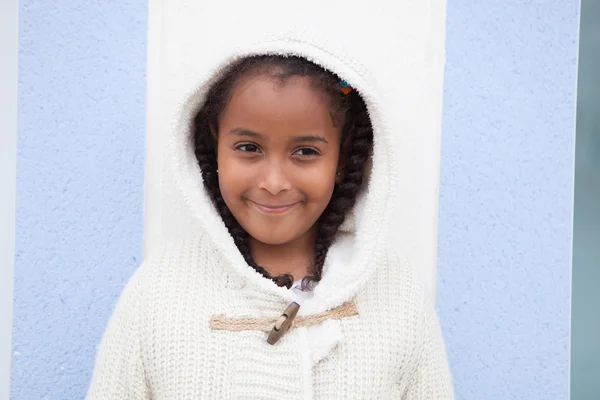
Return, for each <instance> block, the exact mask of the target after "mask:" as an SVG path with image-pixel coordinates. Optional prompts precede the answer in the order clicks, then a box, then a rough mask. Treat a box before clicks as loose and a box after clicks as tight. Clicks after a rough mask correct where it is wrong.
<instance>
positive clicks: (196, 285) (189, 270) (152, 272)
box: [128, 234, 227, 304]
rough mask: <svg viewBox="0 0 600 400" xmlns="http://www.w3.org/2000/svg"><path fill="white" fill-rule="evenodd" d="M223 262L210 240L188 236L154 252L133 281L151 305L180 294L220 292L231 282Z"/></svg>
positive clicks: (148, 255)
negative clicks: (214, 290) (221, 287)
mask: <svg viewBox="0 0 600 400" xmlns="http://www.w3.org/2000/svg"><path fill="white" fill-rule="evenodd" d="M223 263H224V262H223V258H222V257H221V256H219V253H218V252H216V251H215V249H214V246H212V244H211V242H210V240H209V239H208V238H206V237H205V236H204V235H202V234H199V235H196V236H187V237H183V238H177V239H173V240H169V241H167V242H165V243H163V244H162V245H161V246H159V247H157V248H154V249H150V250H149V251H148V253H147V255H146V257H145V258H144V261H143V262H142V264H141V265H140V266H139V267H138V269H137V271H136V272H135V273H134V275H133V277H132V278H131V281H132V282H133V281H135V286H136V287H137V291H138V292H140V294H141V295H143V296H144V297H146V298H147V300H151V301H150V304H151V303H154V302H155V301H156V300H157V299H163V298H164V299H168V298H172V297H173V296H176V295H177V294H180V295H182V294H185V293H186V292H190V293H192V292H194V293H196V294H197V293H198V292H208V291H212V290H213V289H218V288H219V286H222V285H224V284H225V283H226V282H227V278H226V276H224V275H225V273H226V271H227V268H224V265H223ZM129 284H131V282H130V283H129ZM129 284H128V285H129Z"/></svg>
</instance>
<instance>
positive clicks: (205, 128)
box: [194, 55, 373, 288]
mask: <svg viewBox="0 0 600 400" xmlns="http://www.w3.org/2000/svg"><path fill="white" fill-rule="evenodd" d="M260 74H268V75H270V76H273V77H276V78H278V79H279V80H280V82H282V83H285V81H286V80H287V79H289V78H291V77H294V76H301V77H309V78H310V79H311V82H312V84H313V86H314V87H315V88H318V89H320V90H321V92H322V93H323V95H324V96H326V99H327V100H328V101H329V104H330V114H331V116H332V118H333V121H334V123H335V124H338V123H339V124H343V129H342V140H341V151H340V160H343V163H342V164H343V168H342V169H341V170H340V174H341V179H340V182H339V183H336V185H335V187H334V189H333V195H332V197H331V200H330V202H329V204H328V205H327V207H326V208H325V210H324V211H323V213H322V214H321V216H320V217H319V219H318V221H317V224H318V233H317V239H316V243H315V246H316V248H315V260H314V263H313V265H312V267H311V269H310V273H309V275H308V276H307V277H305V278H304V280H303V288H306V287H307V286H308V285H310V284H311V283H313V282H318V281H320V280H321V277H322V271H323V264H324V262H325V257H326V255H327V251H328V249H329V246H330V245H331V243H332V242H333V240H334V238H335V235H336V233H337V231H338V228H339V227H340V225H341V224H342V223H343V222H344V219H345V217H346V213H347V212H348V211H349V210H351V209H352V207H353V206H354V203H355V201H356V195H357V193H358V191H359V189H360V187H361V185H362V182H363V174H364V166H365V162H366V161H367V159H368V157H369V155H370V151H371V147H372V143H373V128H372V126H371V121H370V119H369V116H368V113H367V107H366V105H365V103H364V101H363V100H362V98H361V97H360V95H359V94H358V93H357V92H356V90H352V91H351V92H350V93H349V94H347V95H344V94H343V93H342V92H341V90H340V89H341V81H340V78H339V77H338V76H337V75H335V74H333V73H332V72H329V71H327V70H325V69H324V68H322V67H320V66H318V65H316V64H314V63H312V62H310V61H308V60H306V59H305V58H302V57H297V56H277V55H261V56H251V57H247V58H244V59H242V60H241V61H238V62H236V63H235V64H234V65H232V66H230V67H229V68H228V69H227V70H226V71H225V73H224V74H223V76H222V77H221V78H220V79H219V80H218V81H217V82H216V83H215V84H214V85H213V86H212V87H211V88H210V90H209V91H208V94H207V96H206V100H205V102H204V105H203V107H202V108H201V109H200V111H199V112H198V113H197V115H196V117H195V119H194V124H195V127H194V129H195V132H194V135H195V136H194V143H195V152H196V158H197V159H198V163H199V165H200V168H201V170H202V177H203V180H204V187H205V188H206V190H207V192H208V193H209V195H210V197H211V199H212V201H213V203H214V205H215V207H216V209H217V211H218V212H219V214H220V215H221V218H222V219H223V222H224V223H225V226H226V227H227V229H228V230H229V233H230V234H231V236H232V237H233V240H234V242H235V244H236V246H237V247H238V249H239V251H240V252H241V254H242V256H243V257H244V259H245V260H246V262H247V263H248V265H250V266H251V267H252V268H254V269H255V270H256V271H258V272H259V273H260V274H262V275H263V276H264V277H266V278H268V279H272V280H273V281H274V282H275V283H276V284H277V285H279V286H285V287H288V288H290V287H291V286H292V284H293V277H292V276H291V275H290V274H285V275H279V276H275V277H272V276H270V275H269V273H268V272H267V271H266V270H265V269H264V268H263V267H261V266H260V265H258V264H256V262H254V260H253V259H252V254H251V251H250V245H249V242H248V233H247V232H246V231H245V230H244V229H243V228H242V227H241V225H240V224H239V223H238V222H237V220H236V219H235V218H234V216H233V214H232V213H231V211H230V210H229V208H228V207H227V205H226V204H225V201H224V200H223V196H222V195H221V191H220V189H219V180H218V175H217V158H216V141H215V138H214V137H213V135H212V133H211V130H210V129H211V126H212V127H213V128H214V129H215V130H218V120H219V117H220V115H221V112H222V111H223V109H224V108H225V105H226V103H227V101H228V100H229V97H230V94H231V91H232V89H233V88H234V87H235V85H236V84H237V83H238V82H239V81H240V79H241V78H243V77H247V76H249V75H260Z"/></svg>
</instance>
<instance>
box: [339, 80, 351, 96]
mask: <svg viewBox="0 0 600 400" xmlns="http://www.w3.org/2000/svg"><path fill="white" fill-rule="evenodd" d="M340 86H341V88H340V91H341V92H342V93H344V94H345V95H347V94H348V93H350V92H351V91H352V90H353V88H352V86H350V84H349V83H348V82H346V81H344V80H342V81H340Z"/></svg>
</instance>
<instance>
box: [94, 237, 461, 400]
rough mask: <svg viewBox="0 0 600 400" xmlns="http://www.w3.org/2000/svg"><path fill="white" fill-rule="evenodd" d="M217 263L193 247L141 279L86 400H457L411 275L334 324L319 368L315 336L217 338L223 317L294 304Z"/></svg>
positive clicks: (396, 272)
mask: <svg viewBox="0 0 600 400" xmlns="http://www.w3.org/2000/svg"><path fill="white" fill-rule="evenodd" d="M344 247H345V244H344V243H338V244H337V245H336V248H334V249H332V254H336V255H337V254H340V253H343V252H344V251H345V249H344ZM214 255H215V253H214V247H213V246H212V245H211V244H210V241H209V240H205V239H203V238H192V239H188V240H184V241H181V242H179V243H177V244H173V245H170V246H168V247H166V248H165V249H164V250H163V251H160V252H159V254H156V255H154V256H153V257H151V258H149V259H148V260H147V261H146V262H145V263H144V265H142V266H141V267H140V268H139V269H138V271H137V272H136V273H135V275H134V276H133V278H132V279H131V281H130V282H129V283H128V285H127V286H126V288H125V290H124V292H123V295H122V297H121V299H120V301H119V303H118V305H117V307H116V310H115V312H114V314H113V316H112V319H111V321H110V323H109V325H108V328H107V331H106V334H105V336H104V339H103V341H102V343H101V345H100V348H99V351H98V358H97V364H96V368H95V371H94V377H93V380H92V384H91V387H90V391H89V394H88V399H90V400H95V399H182V400H185V399H190V400H191V399H282V398H284V399H327V400H330V399H388V398H398V399H401V398H402V399H411V400H413V399H414V400H417V399H418V400H424V399H432V400H433V399H435V400H440V399H451V398H453V397H452V386H451V380H450V373H449V370H448V365H447V361H446V356H445V350H444V345H443V341H442V338H441V334H440V329H439V326H438V322H437V318H436V316H435V313H434V310H433V308H432V307H431V305H430V304H428V302H427V300H426V297H425V296H424V295H423V291H422V290H421V287H420V284H419V283H418V280H416V279H415V278H414V277H413V274H412V272H411V269H410V268H407V267H402V266H401V265H398V264H397V263H394V262H390V261H386V262H384V263H382V264H381V265H380V268H379V269H378V270H377V273H376V274H374V275H373V276H372V277H371V279H370V280H369V281H368V282H367V283H366V284H365V285H364V286H363V287H362V289H361V290H360V291H359V292H358V293H357V294H356V296H355V297H354V301H355V303H356V306H357V308H358V311H359V314H360V315H359V316H358V317H352V318H345V319H341V320H336V321H333V320H330V321H329V322H330V323H336V324H339V328H340V329H341V333H342V336H343V339H342V340H341V341H340V342H339V343H337V345H336V346H335V347H334V348H333V349H331V350H330V352H329V353H328V354H327V355H326V356H325V357H323V358H322V359H321V360H320V361H319V362H317V363H314V362H313V360H311V359H310V358H309V357H308V354H310V347H311V345H313V344H312V343H310V342H309V340H308V338H309V337H310V331H311V329H313V328H316V327H312V326H311V327H297V328H295V329H293V330H291V331H289V332H288V333H287V334H286V335H284V336H283V337H282V338H281V340H280V341H279V342H278V343H277V344H276V345H274V346H271V345H269V344H267V342H266V337H267V334H266V333H265V332H259V331H241V332H234V331H224V330H212V329H211V328H210V323H209V321H210V319H211V317H212V316H214V315H219V314H225V315H226V316H228V317H231V318H244V317H264V318H266V317H269V318H273V319H276V318H277V317H278V316H279V315H280V314H281V312H282V311H283V310H284V309H285V308H286V306H287V303H286V302H285V301H282V299H279V298H277V297H275V296H270V295H265V293H264V292H262V291H261V290H260V289H259V288H257V287H256V286H254V285H252V284H244V283H243V282H241V281H240V280H238V279H236V277H235V276H232V275H231V273H232V269H231V268H230V267H229V266H227V265H223V261H224V260H223V258H221V257H215V256H214ZM273 285H274V284H273Z"/></svg>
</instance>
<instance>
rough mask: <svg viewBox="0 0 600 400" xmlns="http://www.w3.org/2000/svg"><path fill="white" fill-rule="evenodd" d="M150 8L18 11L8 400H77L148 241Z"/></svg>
mask: <svg viewBox="0 0 600 400" xmlns="http://www.w3.org/2000/svg"><path fill="white" fill-rule="evenodd" d="M146 20H147V5H146V2H145V1H141V0H123V1H119V2H104V1H85V2H83V1H66V0H63V1H59V0H38V1H33V0H22V1H21V2H20V21H19V28H20V43H19V46H20V47H19V51H20V53H19V75H20V77H19V115H18V123H19V128H18V154H17V225H16V260H15V294H14V296H15V302H14V323H13V358H12V372H11V399H13V400H32V399H61V400H63V399H64V400H67V399H81V398H83V397H84V394H85V391H86V389H87V385H88V382H89V377H90V375H91V370H92V365H93V358H94V353H95V346H96V344H97V343H98V341H99V340H100V336H101V334H102V332H103V330H104V328H105V325H106V322H107V319H108V317H109V313H110V308H111V307H112V305H113V304H114V302H115V299H116V296H117V295H118V293H119V292H120V291H121V290H122V287H123V282H124V281H125V280H126V279H127V278H128V277H129V276H130V275H131V273H132V271H133V269H134V268H135V267H136V266H137V264H138V261H137V260H139V258H140V257H141V253H142V244H143V243H142V238H143V214H142V212H143V208H142V206H143V170H144V135H145V132H144V129H145V128H144V122H145V90H146V88H145V68H146V33H147V26H146V25H147V22H146Z"/></svg>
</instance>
